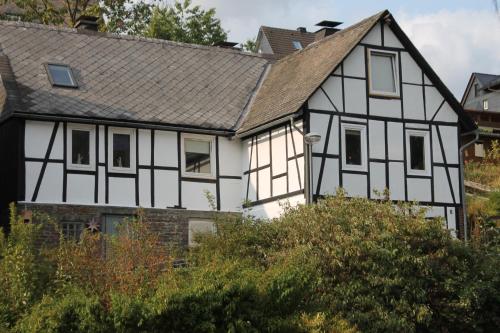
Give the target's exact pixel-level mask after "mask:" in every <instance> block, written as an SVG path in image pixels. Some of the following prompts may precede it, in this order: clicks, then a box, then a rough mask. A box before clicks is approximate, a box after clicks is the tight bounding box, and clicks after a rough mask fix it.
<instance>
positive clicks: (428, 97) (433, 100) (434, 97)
mask: <svg viewBox="0 0 500 333" xmlns="http://www.w3.org/2000/svg"><path fill="white" fill-rule="evenodd" d="M443 100H444V99H443V96H441V94H440V93H439V91H438V90H437V89H436V88H435V87H425V111H426V117H427V120H431V119H432V117H434V115H435V114H436V112H437V110H438V109H439V106H440V105H441V103H442V102H443Z"/></svg>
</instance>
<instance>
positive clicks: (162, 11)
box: [143, 0, 227, 45]
mask: <svg viewBox="0 0 500 333" xmlns="http://www.w3.org/2000/svg"><path fill="white" fill-rule="evenodd" d="M143 35H144V36H146V37H151V38H160V39H167V40H172V41H176V42H184V43H193V44H201V45H212V44H214V43H216V42H220V41H225V40H226V39H227V32H226V31H224V29H223V28H222V26H221V22H220V20H219V19H218V18H216V17H215V8H210V9H208V10H204V9H201V7H200V6H193V5H192V4H191V0H184V2H180V1H175V3H174V4H173V5H172V6H160V5H155V6H153V9H152V16H151V22H150V23H149V25H148V27H147V28H146V30H145V31H144V34H143Z"/></svg>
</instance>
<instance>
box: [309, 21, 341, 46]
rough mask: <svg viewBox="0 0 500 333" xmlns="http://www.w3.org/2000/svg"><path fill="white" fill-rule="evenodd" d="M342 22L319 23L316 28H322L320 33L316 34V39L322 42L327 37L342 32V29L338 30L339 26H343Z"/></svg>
mask: <svg viewBox="0 0 500 333" xmlns="http://www.w3.org/2000/svg"><path fill="white" fill-rule="evenodd" d="M341 24H342V22H337V21H328V20H323V21H321V22H319V23H317V24H316V26H318V27H320V29H319V30H318V31H316V32H315V35H316V38H315V40H316V41H318V40H321V39H323V38H325V37H327V36H330V35H333V34H334V33H336V32H337V31H340V30H342V29H339V28H337V26H339V25H341Z"/></svg>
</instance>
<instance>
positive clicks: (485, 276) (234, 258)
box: [0, 193, 500, 333]
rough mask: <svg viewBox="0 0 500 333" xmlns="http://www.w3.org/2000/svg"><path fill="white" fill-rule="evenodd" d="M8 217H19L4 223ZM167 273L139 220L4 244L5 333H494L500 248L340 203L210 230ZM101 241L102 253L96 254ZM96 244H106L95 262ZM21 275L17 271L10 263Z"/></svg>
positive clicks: (364, 205) (19, 234) (366, 204)
mask: <svg viewBox="0 0 500 333" xmlns="http://www.w3.org/2000/svg"><path fill="white" fill-rule="evenodd" d="M13 216H15V214H14V215H13ZM216 224H217V228H216V230H217V231H216V233H215V234H209V235H199V236H198V239H197V241H198V244H199V245H198V246H196V247H194V248H192V249H191V250H190V251H189V253H186V254H185V257H184V258H185V259H186V262H187V263H188V264H187V265H186V267H182V268H176V269H172V268H171V258H172V255H169V253H171V252H169V251H166V250H165V249H164V248H163V247H162V246H161V245H160V243H159V242H158V239H157V238H156V236H155V235H154V234H153V233H151V232H150V230H149V228H148V224H147V221H143V220H141V219H139V220H138V221H129V222H127V223H124V225H123V230H124V231H125V232H123V233H120V234H119V235H118V236H117V237H114V238H113V239H103V238H102V236H100V235H96V234H89V233H85V234H84V236H83V238H82V240H81V241H80V242H78V243H75V242H69V241H64V240H62V239H61V242H60V243H59V244H58V245H57V246H56V247H55V248H54V249H52V250H51V251H47V250H44V251H40V250H39V248H38V247H37V246H36V245H35V241H34V240H35V239H36V238H37V233H38V232H39V227H38V226H36V225H31V224H24V223H22V222H21V221H17V220H16V221H13V228H12V234H11V235H10V236H9V237H8V239H7V240H4V239H3V238H2V237H1V234H0V245H1V244H3V245H1V247H2V249H1V256H2V257H1V262H0V269H1V271H0V274H1V275H0V279H2V281H1V282H2V284H3V285H4V286H5V290H6V292H5V293H4V294H3V295H1V296H0V329H1V330H3V331H9V330H10V331H12V332H332V333H335V332H338V333H354V332H458V331H460V332H494V331H497V330H498V329H499V328H500V274H499V267H500V246H499V244H500V242H499V241H498V236H497V235H498V233H496V234H495V233H493V234H492V236H491V241H489V242H483V243H479V244H475V243H474V244H472V245H469V244H466V243H463V242H461V241H459V240H456V239H453V238H452V237H451V236H450V235H449V233H448V232H447V231H446V230H445V229H444V228H443V221H442V220H439V219H437V220H426V219H425V218H424V211H423V210H420V209H418V208H416V206H414V205H411V204H400V205H394V204H393V203H391V202H375V201H369V200H366V199H347V198H345V197H344V195H343V194H342V193H339V194H338V195H336V196H335V197H330V198H326V199H325V200H322V201H320V202H319V203H317V204H315V205H312V206H307V207H306V206H300V207H298V208H293V209H288V210H287V212H286V213H285V214H284V215H283V216H282V217H281V218H280V219H276V220H273V221H257V220H255V219H252V218H239V217H233V218H230V219H226V220H218V219H217V220H216ZM103 242H104V243H103ZM103 244H107V247H106V249H107V250H106V251H104V253H103V250H102V249H103V247H102V245H103ZM16 265H17V266H16Z"/></svg>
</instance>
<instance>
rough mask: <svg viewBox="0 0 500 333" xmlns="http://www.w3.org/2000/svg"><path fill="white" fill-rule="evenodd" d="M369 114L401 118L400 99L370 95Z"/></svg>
mask: <svg viewBox="0 0 500 333" xmlns="http://www.w3.org/2000/svg"><path fill="white" fill-rule="evenodd" d="M369 102H370V115H371V116H379V117H391V118H401V100H399V99H380V98H372V97H370V100H369Z"/></svg>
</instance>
